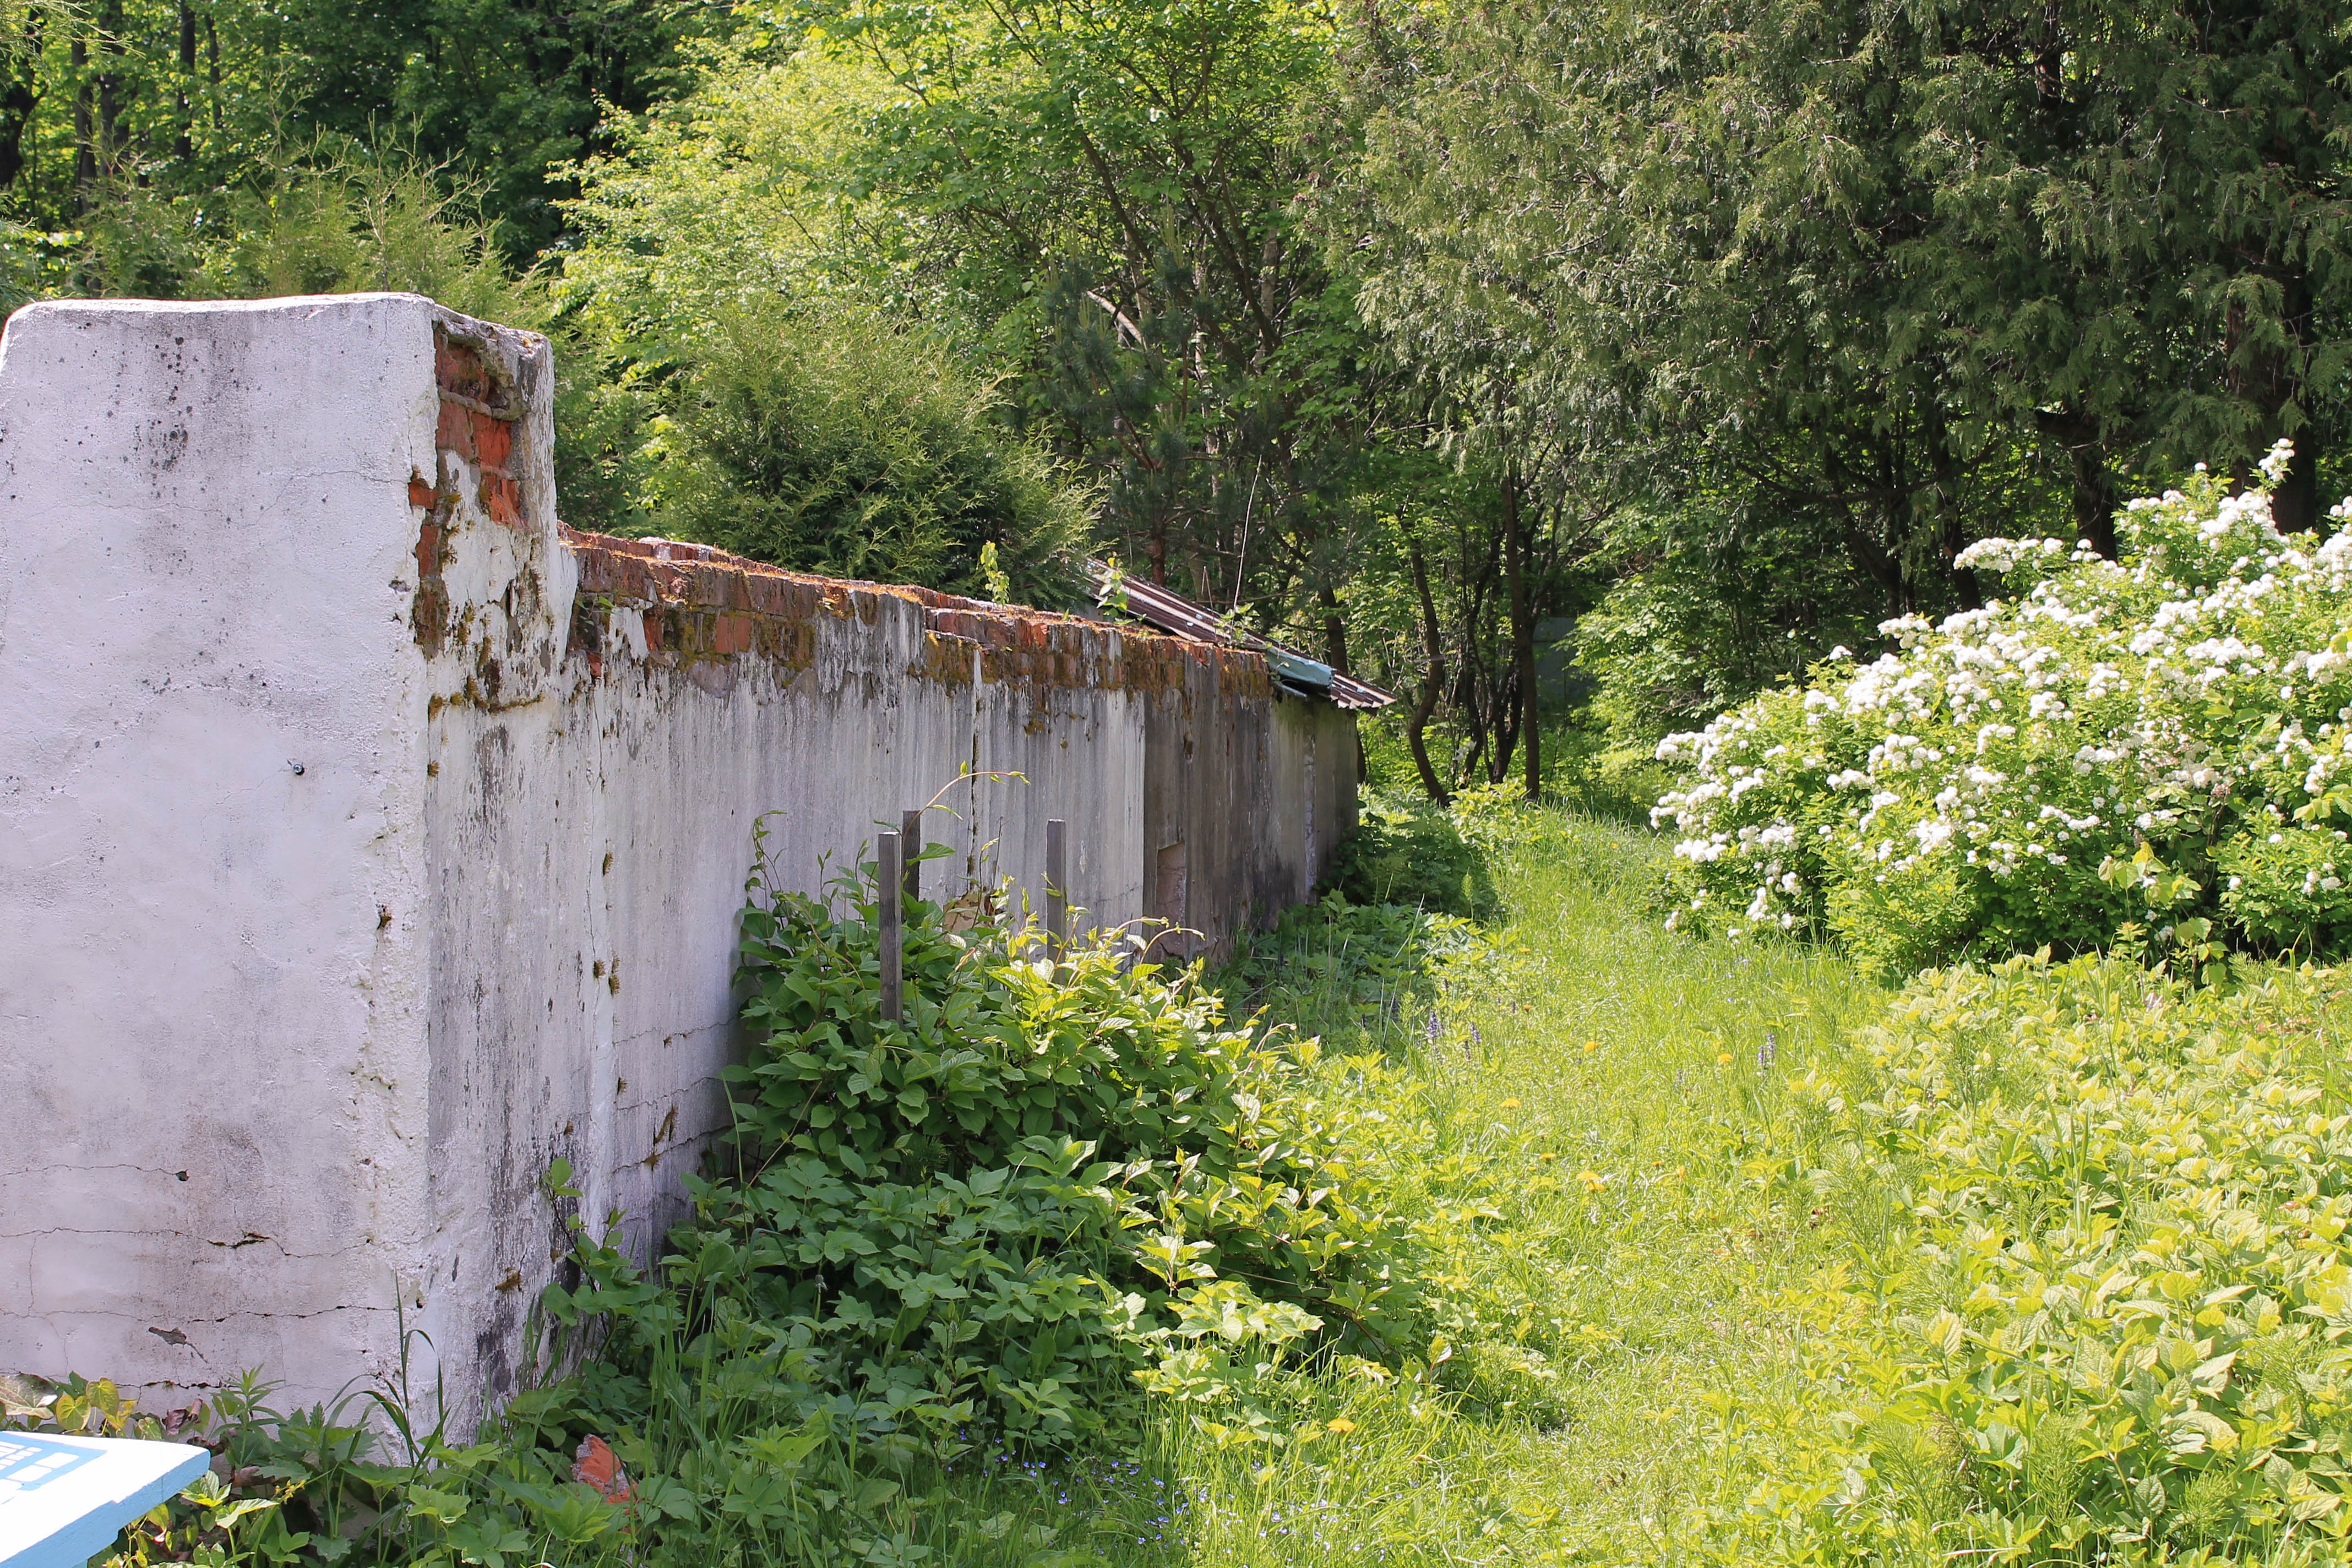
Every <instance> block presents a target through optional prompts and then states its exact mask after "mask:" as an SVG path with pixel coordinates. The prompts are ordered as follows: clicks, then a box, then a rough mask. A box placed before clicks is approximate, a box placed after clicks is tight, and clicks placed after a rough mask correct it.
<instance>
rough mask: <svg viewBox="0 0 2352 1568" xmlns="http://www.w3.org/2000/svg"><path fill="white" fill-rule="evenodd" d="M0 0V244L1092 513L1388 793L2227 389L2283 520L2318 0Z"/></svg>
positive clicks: (1035, 535)
mask: <svg viewBox="0 0 2352 1568" xmlns="http://www.w3.org/2000/svg"><path fill="white" fill-rule="evenodd" d="M6 27H7V30H8V34H9V36H10V37H12V38H13V39H14V42H15V47H14V48H13V50H12V51H11V52H10V53H9V55H8V57H7V79H6V81H5V86H0V216H5V220H6V223H7V225H8V226H7V227H6V228H5V231H0V289H5V291H6V292H7V293H8V295H9V297H10V298H11V299H12V300H22V299H26V298H31V297H35V296H38V295H42V294H48V293H58V292H73V291H82V292H89V291H97V292H112V293H150V294H161V295H181V296H203V295H218V294H253V293H268V292H290V291H302V290H319V289H352V288H383V287H392V288H415V289H424V290H425V291H428V292H432V293H435V294H436V295H439V296H440V297H442V298H445V299H446V300H449V302H451V303H453V304H456V305H458V306H460V307H461V308H465V309H469V310H479V311H482V312H484V313H488V314H494V315H499V316H501V317H504V318H506V319H509V320H512V321H521V322H526V323H530V324H533V325H539V326H541V327H543V328H545V329H546V330H548V331H551V332H552V333H553V334H554V335H555V336H556V338H557V340H558V353H559V360H560V362H561V363H562V390H561V394H560V395H561V398H562V408H561V426H562V433H561V447H562V451H561V453H560V462H561V466H562V485H563V494H564V498H565V501H564V504H565V508H566V511H567V514H568V515H569V516H571V517H572V519H573V520H574V521H580V522H583V523H587V524H593V525H594V526H599V527H606V528H616V529H623V530H635V531H657V532H674V533H687V534H693V535H695V536H698V537H705V538H709V539H711V540H713V541H715V542H723V543H727V544H729V545H730V547H733V548H738V549H745V550H750V551H752V552H758V553H764V554H768V555H772V556H773V557H775V558H777V559H780V560H785V561H789V562H791V563H794V564H798V565H803V566H808V567H813V568H816V569H822V570H826V571H836V572H845V573H854V574H885V575H891V574H895V575H906V576H911V577H917V578H920V579H922V580H926V581H933V582H938V583H940V584H944V585H952V586H957V587H961V588H964V589H968V590H970V589H976V588H977V587H978V586H979V585H980V584H982V581H983V578H982V575H981V572H982V568H981V559H982V551H983V549H986V548H992V550H993V552H994V559H995V560H997V561H998V562H999V563H1000V569H1001V570H1003V571H1004V572H1008V573H1009V574H1010V580H1011V586H1012V589H1013V591H1015V592H1018V593H1023V594H1026V595H1033V596H1037V597H1042V598H1047V599H1053V598H1055V597H1057V596H1059V595H1068V594H1071V593H1073V592H1075V591H1076V590H1075V587H1074V584H1075V583H1076V575H1075V573H1074V570H1073V567H1074V563H1075V562H1076V559H1077V557H1078V556H1079V554H1080V553H1082V552H1084V551H1087V550H1092V551H1095V552H1107V553H1111V554H1116V555H1118V556H1119V557H1121V558H1122V559H1123V560H1124V561H1125V562H1126V563H1128V565H1129V568H1130V569H1132V570H1135V571H1138V572H1142V573H1146V574H1150V575H1151V576H1153V577H1156V578H1159V579H1161V580H1163V581H1166V582H1168V583H1170V584H1173V585H1175V586H1177V587H1178V588H1180V589H1181V591H1183V592H1185V593H1187V594H1190V595H1193V596H1194V597H1196V598H1199V599H1201V600H1202V601H1204V602H1207V603H1210V604H1213V605H1216V606H1218V607H1219V608H1221V609H1226V610H1229V611H1230V612H1231V613H1233V614H1234V615H1235V616H1238V617H1240V618H1242V619H1244V620H1245V621H1248V622H1250V623H1251V624H1253V625H1255V626H1259V627H1261V628H1263V629H1266V630H1273V631H1278V632H1284V633H1285V634H1286V635H1288V636H1290V637H1292V638H1293V639H1294V640H1296V641H1297V642H1299V643H1300V644H1301V645H1302V646H1305V647H1310V648H1312V649H1314V650H1316V651H1317V652H1318V654H1319V656H1320V657H1323V658H1328V659H1330V660H1331V661H1332V662H1334V663H1336V664H1339V665H1342V666H1351V667H1353V668H1356V669H1357V670H1358V671H1359V672H1360V673H1365V674H1367V675H1369V676H1370V677H1371V678H1372V679H1378V680H1384V681H1386V682H1388V683H1390V684H1391V685H1392V686H1394V687H1395V688H1396V689H1398V690H1399V692H1400V693H1401V694H1402V697H1403V699H1404V700H1403V701H1402V702H1401V704H1400V706H1399V709H1398V710H1397V712H1396V713H1395V714H1394V715H1392V717H1393V718H1395V719H1396V721H1397V725H1396V730H1397V734H1398V737H1399V738H1400V739H1401V740H1402V742H1403V745H1402V752H1401V756H1402V758H1404V759H1409V760H1408V761H1401V762H1400V763H1398V764H1396V765H1397V766H1399V767H1400V768H1408V769H1409V772H1407V773H1405V775H1404V776H1406V777H1408V778H1414V779H1418V780H1419V781H1420V783H1421V784H1422V785H1423V787H1425V788H1426V789H1428V790H1429V791H1431V792H1432V793H1438V794H1442V793H1444V792H1446V791H1449V790H1451V789H1454V788H1456V787H1459V786H1461V785H1463V784H1466V783H1469V782H1473V781H1475V780H1479V779H1484V780H1488V781H1500V780H1502V779H1504V778H1506V777H1507V776H1511V775H1513V774H1514V773H1519V774H1523V775H1524V779H1525V783H1526V785H1527V787H1528V788H1530V789H1537V788H1541V787H1545V786H1546V784H1547V781H1548V780H1550V781H1552V782H1555V783H1556V782H1559V780H1560V779H1562V778H1563V777H1565V776H1566V775H1565V774H1564V773H1562V771H1561V770H1563V769H1566V770H1569V771H1570V772H1574V771H1576V770H1580V769H1581V770H1583V771H1584V772H1583V776H1585V777H1586V779H1587V782H1590V779H1591V777H1592V776H1594V775H1593V773H1592V770H1593V769H1595V768H1599V769H1601V772H1603V773H1606V772H1607V771H1608V770H1610V769H1621V770H1622V768H1623V767H1626V766H1630V765H1632V764H1631V759H1633V757H1635V756H1636V755H1638V754H1641V753H1643V752H1645V751H1646V748H1647V746H1648V745H1649V744H1650V743H1651V742H1654V739H1655V737H1656V736H1657V735H1658V734H1659V733H1661V732H1663V731H1664V730H1666V729H1669V728H1674V727H1677V726H1681V725H1685V724H1688V723H1691V722H1695V721H1702V720H1703V719H1704V718H1705V717H1706V716H1707V715H1708V714H1711V713H1713V712H1715V711H1717V710H1720V709H1721V708H1723V707H1724V706H1726V705H1727V704H1730V703H1733V702H1736V701H1738V700H1741V699H1743V698H1745V697H1747V696H1748V695H1749V694H1750V693H1752V692H1755V691H1757V690H1759V689H1763V688H1766V687H1768V686H1770V685H1772V684H1774V683H1776V682H1780V681H1784V680H1788V679H1794V678H1797V677H1799V676H1801V674H1802V672H1803V671H1804V670H1805V669H1806V668H1807V667H1808V666H1809V665H1811V663H1812V662H1813V661H1815V660H1816V659H1818V658H1821V657H1822V655H1823V654H1825V653H1826V652H1827V651H1829V649H1830V648H1832V647H1834V646H1838V645H1843V646H1846V647H1853V648H1857V649H1859V648H1863V647H1867V646H1869V645H1871V644H1873V643H1874V642H1876V641H1877V640H1878V639H1879V634H1878V632H1877V631H1876V629H1875V628H1876V625H1877V623H1878V622H1879V621H1880V620H1881V619H1883V618H1885V617H1886V616H1891V615H1900V614H1906V613H1910V612H1914V611H1924V612H1929V613H1935V612H1940V611H1944V610H1949V609H1953V608H1958V607H1961V606H1965V605H1973V604H1976V603H1978V602H1979V600H1981V599H1982V598H1983V597H1984V596H1985V595H1988V594H1991V593H1995V592H1998V584H1992V583H1990V582H1988V581H1985V580H1983V579H1982V578H1981V577H1980V575H1979V574H1978V573H1977V572H1976V571H1974V570H1972V569H1970V568H1969V567H1968V566H1967V565H1965V564H1963V563H1962V556H1963V552H1965V550H1966V549H1967V547H1968V546H1969V544H1970V543H1971V542H1974V541H1976V540H1978V539H1980V538H1984V537H1987V536H1994V535H1999V536H2015V535H2024V534H2032V535H2036V536H2039V535H2042V534H2054V535H2063V536H2064V537H2067V538H2077V537H2079V538H2084V539H2087V540H2089V541H2091V542H2092V543H2093V544H2094V546H2095V548H2096V549H2098V550H2099V551H2101V552H2107V553H2112V552H2114V551H2115V549H2116V533H2115V529H2114V525H2113V522H2112V517H2113V513H2114V510H2115V508H2116V500H2117V498H2118V497H2119V496H2121V495H2124V494H2127V493H2132V492H2133V491H2134V490H2137V489H2160V488H2162V486H2163V485H2164V484H2165V483H2167V482H2169V481H2170V480H2171V479H2175V478H2177V477H2179V475H2181V474H2184V473H2185V472H2186V471H2187V470H2188V469H2189V468H2190V466H2192V465H2193V464H2195V463H2198V462H2206V463H2210V464H2213V465H2215V466H2217V467H2220V468H2226V469H2233V470H2236V471H2238V472H2240V473H2244V472H2246V471H2248V470H2249V469H2250V467H2251V465H2252V463H2253V462H2254V460H2255V459H2256V458H2259V457H2260V456H2262V455H2263V453H2265V452H2266V451H2268V449H2269V448H2270V447H2271V445H2272V443H2273V442H2274V441H2276V440H2277V439H2279V438H2281V437H2285V438H2287V439H2289V440H2291V441H2292V442H2293V443H2294V458H2293V460H2292V463H2291V465H2290V466H2289V468H2287V469H2286V470H2285V472H2284V474H2283V476H2282V477H2281V479H2280V480H2279V482H2278V483H2277V485H2276V486H2275V489H2274V505H2275V508H2276V510H2277V514H2278V516H2279V518H2280V520H2281V521H2282V523H2283V524H2284V525H2285V526H2287V527H2289V528H2299V529H2324V528H2326V527H2327V526H2329V522H2328V520H2327V519H2326V517H2325V516H2324V515H2323V514H2324V512H2325V510H2326V502H2327V501H2328V500H2331V499H2332V498H2333V495H2334V493H2335V490H2336V487H2338V486H2340V485H2341V484H2342V483H2343V481H2344V480H2345V479H2346V478H2347V472H2352V469H2347V464H2346V462H2345V460H2344V454H2345V451H2346V447H2347V436H2352V265H2347V239H2348V238H2352V207H2347V188H2346V187H2347V167H2352V74H2347V73H2352V29H2347V26H2346V24H2345V21H2344V19H2343V17H2342V16H2340V15H2339V14H2338V11H2337V8H2336V7H2333V6H2330V5H2326V4H2322V3H2321V0H2273V3H2268V4H2253V3H2251V0H2244V3H2239V4H2234V5H2226V4H2225V5H2219V6H2215V5H2200V6H2195V7H2191V6H2188V5H2180V4H2178V3H2176V0H2124V3H2122V4H2110V5H2090V4H2087V3H2084V0H2048V3H2043V0H2036V3H2035V4H2032V5H2027V4H2023V3H2022V0H1919V3H1916V4H1906V5H1881V4H1864V3H1862V0H1829V3H1826V4H1823V3H1822V0H1805V3H1802V4H1800V3H1799V0H1705V3H1702V4H1686V3H1680V0H1675V3H1670V0H1605V3H1604V0H1537V3H1531V4H1518V3H1513V4H1504V3H1499V0H1490V3H1486V4H1471V5H1430V4H1425V3H1417V0H1367V3H1365V4H1363V5H1352V6H1348V7H1343V8H1331V7H1325V6H1320V5H1313V4H1307V3H1303V0H1165V3H1161V4H1146V3H1142V0H976V3H973V4H969V5H966V4H950V5H929V4H914V3H912V0H770V3H767V4H761V5H739V6H730V7H714V6H703V5H686V4H683V3H679V4H666V5H620V4H617V3H614V0H541V3H531V0H383V3H381V4H376V5H368V6H362V7H359V8H356V9H354V8H351V7H337V6H328V5H318V4H315V3H314V0H288V3H284V4H278V5H271V6H267V7H261V6H256V5H251V4H248V3H247V0H95V3H92V4H84V5H74V6H64V5H55V4H32V5H24V6H21V7H20V8H17V9H16V10H13V11H11V12H10V13H9V14H8V20H7V22H6ZM993 581H998V582H1000V583H1002V582H1003V579H1001V578H1000V579H993ZM1548 730H1549V731H1551V732H1552V734H1553V736H1554V741H1555V742H1566V744H1565V746H1564V748H1563V747H1562V746H1560V745H1559V744H1557V743H1555V744H1554V745H1552V746H1551V747H1550V748H1549V751H1547V750H1546V749H1545V748H1544V747H1543V746H1542V745H1541V744H1539V742H1541V741H1542V738H1543V737H1544V735H1545V734H1546V732H1547V731H1548ZM1596 748H1601V751H1600V752H1596ZM1610 748H1614V749H1613V750H1612V749H1610ZM1376 750H1377V748H1376ZM1596 756H1598V758H1599V759H1600V760H1598V761H1596Z"/></svg>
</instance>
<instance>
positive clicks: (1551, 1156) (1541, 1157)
mask: <svg viewBox="0 0 2352 1568" xmlns="http://www.w3.org/2000/svg"><path fill="white" fill-rule="evenodd" d="M1536 1157H1537V1158H1538V1159H1539V1160H1557V1159H1559V1155H1557V1154H1538V1156H1536Z"/></svg>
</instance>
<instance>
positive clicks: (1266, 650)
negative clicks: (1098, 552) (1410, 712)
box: [1087, 560, 1396, 710]
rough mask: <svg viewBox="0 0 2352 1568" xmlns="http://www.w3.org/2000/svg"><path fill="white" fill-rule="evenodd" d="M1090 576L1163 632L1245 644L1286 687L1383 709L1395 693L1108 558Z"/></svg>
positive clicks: (1110, 599)
mask: <svg viewBox="0 0 2352 1568" xmlns="http://www.w3.org/2000/svg"><path fill="white" fill-rule="evenodd" d="M1087 581H1088V582H1089V583H1091V584H1093V586H1094V590H1095V593H1096V595H1097V596H1098V601H1099V602H1100V603H1102V604H1105V605H1113V606H1114V607H1116V608H1119V609H1124V610H1125V611H1127V612H1128V614H1129V615H1131V616H1136V617H1137V618H1138V619H1139V620H1142V621H1145V622H1147V623H1149V624H1150V625H1151V626H1158V627H1159V628H1160V630H1161V631H1164V632H1173V633H1174V634H1175V635H1176V636H1178V637H1191V638H1192V639H1194V640H1195V641H1198V642H1206V643H1215V644H1217V645H1219V646H1220V647H1239V648H1247V649H1249V650H1250V651H1252V652H1254V653H1258V654H1263V655H1265V661H1266V663H1267V664H1268V665H1269V666H1270V667H1271V668H1273V670H1274V672H1275V675H1276V678H1277V679H1280V680H1281V681H1282V683H1283V684H1284V685H1285V686H1287V687H1289V688H1290V689H1293V690H1295V691H1298V692H1301V693H1302V694H1306V695H1312V696H1316V697H1322V698H1326V699H1328V700H1329V701H1330V702H1331V703H1332V704H1333V705H1334V706H1336V707H1339V708H1348V709H1354V710H1364V709H1371V708H1385V707H1387V706H1388V705H1389V704H1390V703H1391V702H1394V701H1395V700H1396V698H1395V697H1394V696H1393V695H1392V694H1391V693H1389V692H1386V691H1382V690H1381V689H1380V688H1379V687H1377V686H1371V685H1368V684H1366V683H1365V682H1363V681H1360V680H1358V679H1356V678H1355V677H1353V676H1351V675H1347V674H1343V673H1342V672H1340V671H1339V670H1336V669H1334V668H1331V667H1330V666H1329V665H1328V664H1325V663H1323V662H1322V661H1321V660H1319V659H1314V658H1308V657H1307V655H1305V654H1303V653H1300V652H1299V651H1298V650H1297V649H1296V648H1289V647H1284V646H1283V645H1282V644H1280V643H1278V642H1275V641H1273V640H1271V639H1269V638H1266V637H1259V636H1258V635H1257V634H1256V633H1255V632H1252V631H1249V630H1246V629H1245V628H1244V627H1241V626H1234V624H1233V623H1232V622H1230V621H1228V620H1226V619H1225V617H1224V616H1221V615H1218V614H1217V613H1216V612H1215V611H1214V610H1205V609H1202V607H1201V606H1200V605H1196V604H1194V603H1192V601H1191V600H1190V599H1187V598H1185V597H1184V596H1183V595H1180V594H1173V593H1171V592H1169V591H1168V589H1166V588H1165V587H1162V586H1161V585H1160V584H1157V583H1149V582H1145V581H1142V580H1141V579H1139V578H1135V577H1129V576H1126V575H1124V574H1118V573H1114V572H1113V571H1112V570H1111V569H1110V566H1109V564H1108V563H1106V562H1101V561H1093V560H1090V561H1088V562H1087Z"/></svg>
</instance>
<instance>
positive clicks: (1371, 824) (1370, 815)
mask: <svg viewBox="0 0 2352 1568" xmlns="http://www.w3.org/2000/svg"><path fill="white" fill-rule="evenodd" d="M1477 804H1478V803H1477V802H1475V800H1474V801H1471V802H1469V803H1468V805H1469V808H1470V809H1471V810H1472V811H1474V812H1475V807H1476V805H1477ZM1468 820H1470V818H1469V817H1467V816H1465V815H1463V814H1461V813H1458V812H1449V811H1447V810H1446V809H1445V808H1444V807H1442V806H1437V805H1431V804H1430V803H1428V802H1426V801H1423V800H1419V799H1416V798H1414V797H1413V796H1412V795H1406V794H1402V793H1401V792H1400V793H1375V792H1372V791H1369V790H1368V791H1366V792H1365V793H1364V795H1363V796H1362V798H1361V803H1360V805H1359V807H1358V815H1357V819H1356V831H1355V832H1354V833H1352V834H1350V835H1349V837H1348V839H1347V841H1346V842H1345V843H1343V844H1341V845H1340V846H1339V852H1338V853H1337V854H1336V855H1334V856H1333V857H1332V862H1331V870H1330V873H1329V875H1328V879H1327V880H1328V886H1329V887H1330V888H1332V889H1335V890H1336V891H1338V892H1339V894H1340V895H1341V896H1342V897H1344V898H1345V899H1346V900H1348V901H1349V903H1351V904H1359V905H1373V904H1403V905H1407V906H1410V907H1412V908H1414V909H1421V910H1432V911H1433V912H1435V913H1438V914H1446V915H1455V916H1459V917H1461V918H1463V919H1465V920H1487V919H1491V918H1492V917H1494V916H1495V915H1496V914H1498V913H1500V912H1501V910H1502V900H1501V898H1500V897H1499V896H1498V895H1497V894H1496V890H1495V878H1494V872H1493V870H1492V868H1490V867H1489V866H1488V864H1487V853H1486V845H1485V843H1484V842H1483V841H1482V840H1481V837H1480V835H1479V832H1478V830H1477V829H1476V828H1475V826H1471V827H1465V822H1466V821H1468Z"/></svg>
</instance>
